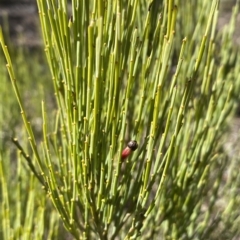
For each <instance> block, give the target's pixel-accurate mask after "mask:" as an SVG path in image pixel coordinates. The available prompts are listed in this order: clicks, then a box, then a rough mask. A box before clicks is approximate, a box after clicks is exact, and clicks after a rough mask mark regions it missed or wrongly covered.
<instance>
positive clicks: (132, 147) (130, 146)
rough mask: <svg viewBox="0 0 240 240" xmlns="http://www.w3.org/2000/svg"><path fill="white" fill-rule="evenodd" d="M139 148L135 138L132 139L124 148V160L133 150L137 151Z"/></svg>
mask: <svg viewBox="0 0 240 240" xmlns="http://www.w3.org/2000/svg"><path fill="white" fill-rule="evenodd" d="M137 148H138V143H137V141H135V140H131V141H130V142H129V143H128V144H127V147H126V148H124V149H123V151H122V160H124V159H126V158H127V157H128V156H129V155H130V154H131V152H133V151H135V150H136V149H137Z"/></svg>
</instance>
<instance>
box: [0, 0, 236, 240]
mask: <svg viewBox="0 0 240 240" xmlns="http://www.w3.org/2000/svg"><path fill="white" fill-rule="evenodd" d="M37 3H38V9H39V16H40V22H41V28H42V34H43V40H44V47H45V53H46V56H47V60H48V65H49V68H50V71H51V75H52V80H53V84H54V89H55V96H56V101H57V105H58V112H57V114H56V116H55V119H54V124H55V126H54V127H53V126H52V125H53V118H52V116H51V117H48V116H49V114H46V107H45V103H44V102H42V130H43V137H42V142H41V143H40V144H39V143H38V141H37V140H36V134H35V133H34V131H33V130H32V128H31V124H30V122H29V120H28V117H27V114H28V111H27V109H26V107H25V106H24V104H23V101H22V92H20V91H19V87H18V84H17V81H16V77H15V74H14V70H13V67H12V63H11V59H10V56H9V54H8V51H7V48H6V47H5V44H4V41H3V36H2V34H1V36H0V39H1V44H2V48H3V51H4V54H5V57H6V59H7V69H8V72H9V75H10V78H11V80H12V85H13V88H14V91H15V94H16V96H17V99H18V103H19V106H20V108H21V114H22V117H23V122H24V125H25V128H26V131H27V134H28V141H29V144H30V146H31V148H32V156H31V157H25V158H26V160H27V162H28V164H29V166H30V168H31V170H32V172H33V173H34V175H35V177H37V178H38V180H39V182H40V183H41V184H42V186H43V187H44V189H45V191H46V193H47V195H48V196H49V197H50V198H51V201H52V203H53V204H54V206H55V208H56V209H57V211H58V212H59V214H60V217H61V219H62V221H63V223H64V225H65V227H66V229H67V230H68V231H69V232H70V233H71V234H72V235H73V236H74V237H75V238H76V239H97V238H99V239H136V238H138V237H139V238H141V239H159V238H162V239H220V237H222V236H223V233H226V235H225V236H227V237H229V238H231V237H233V236H237V234H239V230H238V229H237V228H236V226H237V225H235V224H236V222H237V221H236V222H234V221H235V220H236V219H237V218H238V215H237V213H236V211H237V210H236V209H237V208H236V206H237V203H238V202H239V200H238V199H236V194H237V191H236V190H235V191H234V194H231V198H230V200H229V201H228V202H226V203H225V207H226V209H228V208H229V209H230V208H231V210H232V211H227V210H225V211H224V208H221V207H220V206H218V204H217V203H218V200H219V199H220V198H222V199H223V198H224V196H219V193H224V194H228V191H231V188H230V187H229V185H228V184H229V183H227V184H226V183H225V182H224V181H223V180H222V178H223V176H224V174H225V173H226V169H227V166H228V163H229V161H228V157H227V154H226V152H225V150H224V148H223V143H224V138H223V133H224V132H225V130H226V127H227V123H228V119H229V118H228V116H233V112H234V111H235V109H236V103H237V100H239V96H238V95H239V94H238V93H239V83H240V79H239V74H238V73H239V66H240V65H239V61H240V60H239V49H238V48H237V47H234V45H233V42H232V36H233V32H234V27H235V20H236V15H237V12H238V7H237V6H238V5H236V7H235V9H234V12H233V15H232V20H231V22H230V24H229V25H228V26H227V27H226V28H225V29H224V30H223V31H220V30H219V29H217V20H218V8H219V1H217V0H213V1H208V0H205V1H198V2H197V4H196V3H195V2H191V1H190V2H186V3H184V4H183V3H181V2H180V1H173V0H169V1H165V2H162V3H161V2H160V1H156V0H155V1H152V2H151V3H150V2H149V3H146V1H143V0H140V1H102V0H99V1H77V0H76V1H72V2H71V3H70V4H69V5H68V4H67V2H66V1H42V0H38V1H37ZM69 7H71V9H70V8H69ZM216 33H218V34H216ZM130 140H136V141H137V142H138V149H137V150H136V151H135V152H134V153H132V154H131V155H130V156H129V157H128V158H127V159H123V157H122V154H123V153H122V150H123V149H124V148H125V147H126V144H127V143H128V142H129V141H130ZM15 144H16V145H17V146H18V148H20V149H21V147H20V144H19V142H18V141H17V140H15ZM21 150H22V149H21ZM125 151H129V149H127V150H126V149H125ZM22 153H24V151H23V150H22ZM236 163H237V162H236V161H234V163H233V165H232V166H235V165H234V164H236ZM231 169H232V171H233V172H234V170H233V168H231ZM235 174H236V175H235V177H233V178H230V180H231V179H232V180H235V179H236V178H237V177H238V173H235ZM233 175H234V174H233ZM228 181H229V178H228ZM231 183H232V184H234V183H233V182H231ZM226 186H228V187H227V188H225V187H226ZM235 186H236V185H235ZM226 196H227V195H226ZM231 200H232V201H231ZM228 203H229V204H231V205H228ZM238 221H239V220H238ZM216 229H220V230H221V231H220V232H221V235H219V234H218V231H216Z"/></svg>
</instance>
